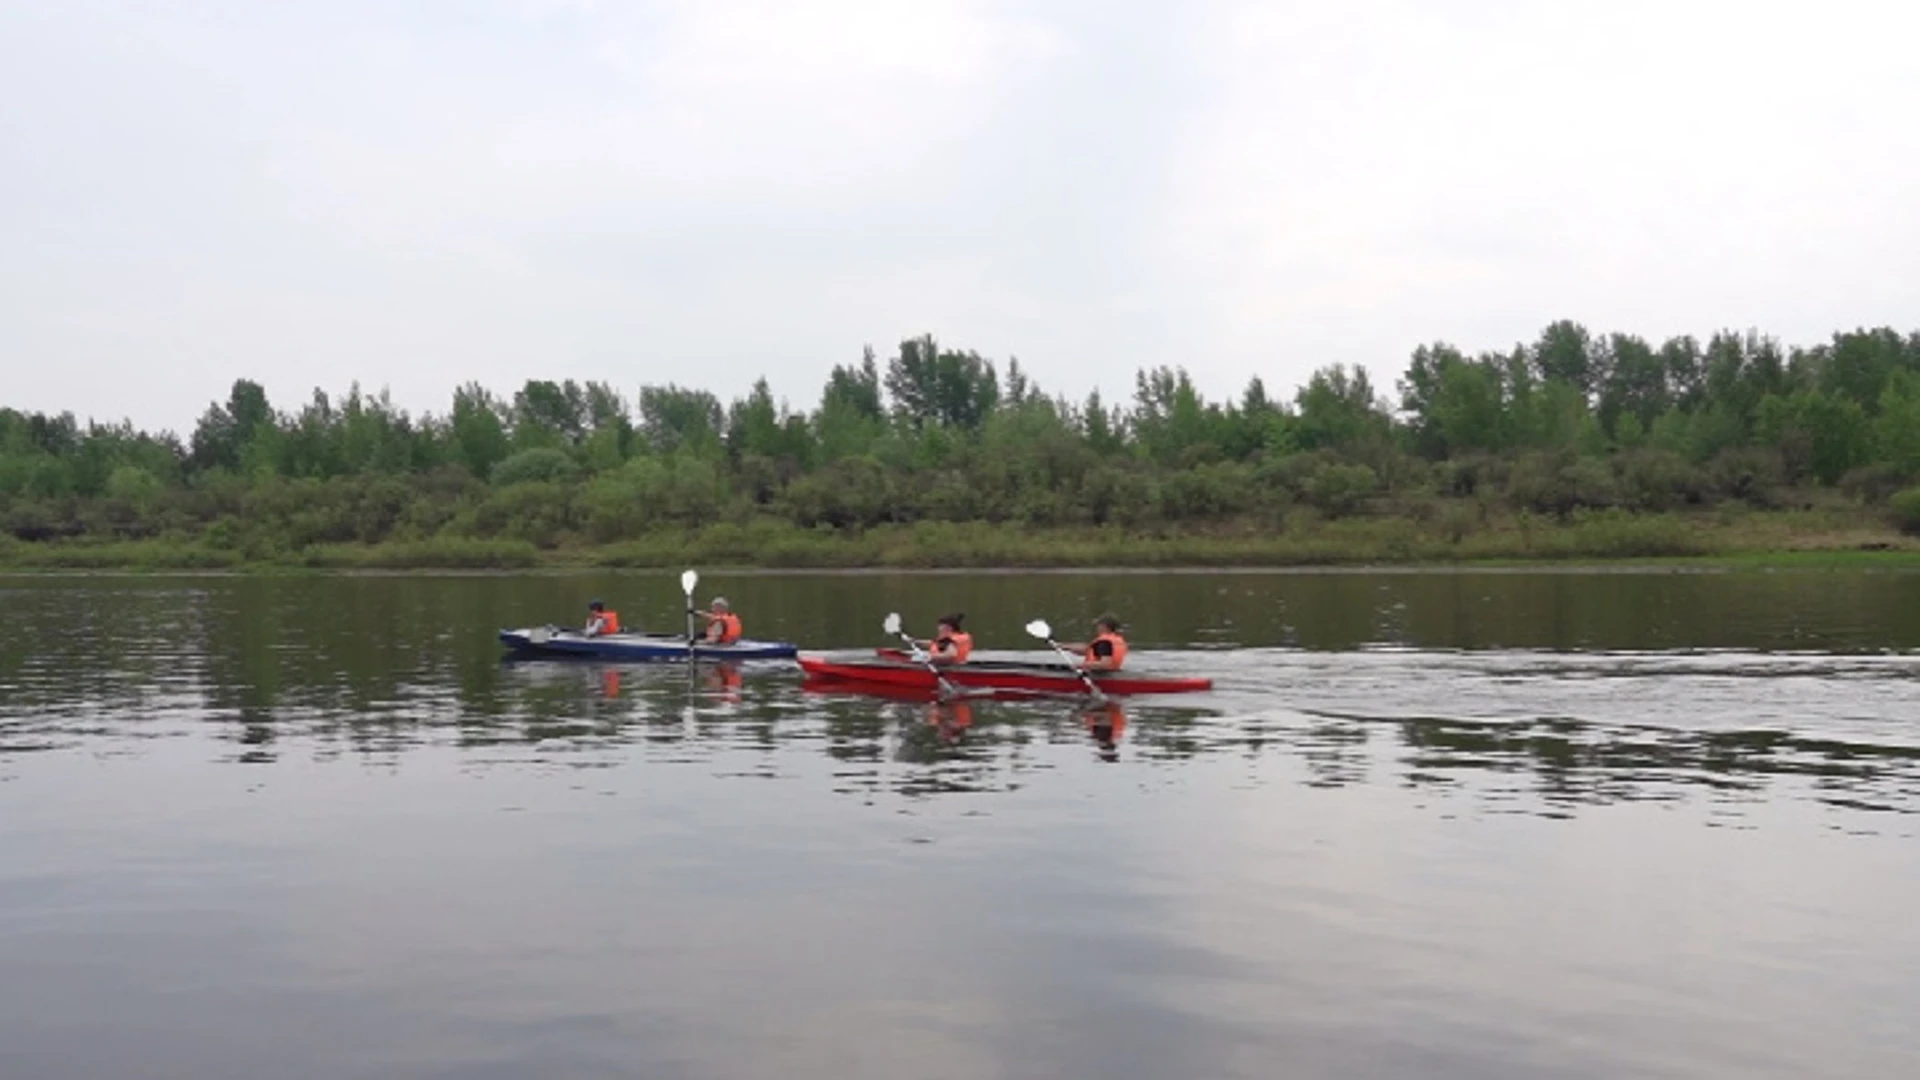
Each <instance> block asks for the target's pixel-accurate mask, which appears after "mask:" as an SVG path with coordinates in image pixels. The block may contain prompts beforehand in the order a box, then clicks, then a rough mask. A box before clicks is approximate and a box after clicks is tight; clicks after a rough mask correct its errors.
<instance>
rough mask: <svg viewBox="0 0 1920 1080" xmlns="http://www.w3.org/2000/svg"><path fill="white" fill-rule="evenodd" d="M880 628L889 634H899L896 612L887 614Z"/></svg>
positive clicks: (898, 616)
mask: <svg viewBox="0 0 1920 1080" xmlns="http://www.w3.org/2000/svg"><path fill="white" fill-rule="evenodd" d="M880 628H881V629H882V630H885V631H886V632H887V633H889V634H898V633H899V632H900V613H899V612H897V611H889V612H887V621H886V622H884V623H881V624H880Z"/></svg>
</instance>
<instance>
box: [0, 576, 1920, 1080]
mask: <svg viewBox="0 0 1920 1080" xmlns="http://www.w3.org/2000/svg"><path fill="white" fill-rule="evenodd" d="M671 578H672V575H671V574H659V575H617V576H616V575H578V576H533V575H528V576H493V577H489V576H398V577H321V578H289V579H249V578H147V579H118V578H80V577H75V578H37V579H36V578H0V616H3V617H0V975H3V976H4V977H0V1077H5V1078H7V1080H52V1078H67V1077H73V1078H81V1077H84V1078H89V1080H93V1078H103V1077H105V1078H122V1077H125V1078H146V1077H179V1078H183V1080H184V1078H192V1080H222V1078H229V1077H232V1078H242V1077H244V1078H248V1080H253V1078H259V1077H274V1078H281V1080H287V1078H307V1077H313V1078H320V1077H325V1078H339V1077H350V1078H359V1077H366V1078H413V1077H460V1078H465V1077H474V1078H480V1077H486V1078H496V1077H498V1078H507V1077H514V1078H518V1077H542V1078H571V1077H650V1078H651V1077H668V1078H671V1077H780V1078H783V1080H811V1078H823V1080H824V1078H833V1080H854V1078H865V1077H874V1078H881V1077H884V1078H890V1080H891V1078H915V1077H965V1078H980V1077H1065V1078H1082V1077H1099V1078H1102V1080H1124V1078H1136V1077H1137V1078H1142V1080H1147V1078H1152V1080H1164V1078H1187V1077H1260V1078H1269V1077H1278V1076H1288V1077H1321V1076H1325V1077H1335V1076H1338V1077H1361V1076H1364V1077H1461V1078H1475V1080H1487V1078H1499V1077H1516V1078H1518V1077H1526V1078H1537V1077H1592V1078H1600V1077H1607V1078H1612V1077H1627V1076H1632V1077H1795V1078H1799V1077H1863V1078H1865V1077H1872V1078H1888V1077H1904V1076H1913V1075H1916V1072H1920V1033H1917V1032H1920V1025H1917V1024H1916V1023H1915V1021H1914V1018H1915V1017H1916V1016H1920V917H1916V913H1917V912H1920V843H1916V833H1920V817H1916V814H1920V575H1902V574H1890V573H1851V572H1849V573H1795V574H1788V573H1780V574H1680V573H1585V574H1583V573H1530V572H1529V573H1518V572H1516V573H1407V574H1369V573H1329V574H1225V573H1194V574H1156V575H1117V576H1111V577H1105V578H1096V577H1091V576H1086V575H1072V574H1060V575H1055V574H1022V575H924V576H908V575H795V576H737V575H709V579H710V580H709V585H710V586H711V587H708V585H703V587H702V594H703V598H704V597H705V595H710V594H711V592H712V591H714V589H718V590H721V591H724V592H725V593H726V594H727V595H728V596H729V597H730V598H732V599H733V601H734V604H735V606H736V608H737V609H739V610H740V611H741V612H742V613H743V614H744V615H745V617H746V620H747V624H748V629H749V632H750V633H752V634H754V635H755V636H763V637H764V636H777V637H785V638H789V639H792V640H795V641H798V642H800V643H802V644H803V645H807V646H820V647H835V648H839V647H864V646H870V645H880V644H885V643H886V639H885V637H884V635H882V634H881V632H880V629H879V624H880V622H881V620H882V618H883V616H884V615H885V614H886V613H887V612H888V611H889V610H899V611H901V612H903V613H905V614H906V616H907V617H908V620H909V623H917V624H918V625H919V627H921V628H922V629H930V622H931V619H932V618H933V617H934V616H935V615H937V614H938V613H940V612H941V611H944V610H947V609H951V608H959V609H963V610H965V611H967V612H968V613H969V623H970V628H971V629H972V630H973V631H974V632H975V636H976V639H977V640H978V641H979V643H980V645H981V647H982V648H984V649H989V650H997V649H1018V648H1025V647H1026V645H1027V644H1028V643H1027V642H1026V641H1025V639H1024V638H1023V637H1022V636H1021V634H1020V630H1019V627H1020V625H1021V624H1022V623H1024V622H1025V621H1026V620H1028V619H1030V618H1033V617H1035V616H1043V617H1046V618H1049V619H1051V620H1052V621H1053V622H1054V623H1055V624H1056V625H1058V626H1061V627H1063V628H1064V629H1066V630H1077V629H1078V628H1079V627H1081V626H1083V625H1084V621H1085V619H1086V618H1087V617H1088V616H1091V615H1093V614H1096V613H1098V612H1099V611H1101V610H1103V609H1112V610H1115V611H1117V612H1119V613H1120V614H1121V615H1122V616H1123V617H1125V618H1126V619H1127V620H1128V621H1129V622H1130V623H1131V624H1132V630H1131V635H1130V636H1131V640H1132V641H1133V645H1134V649H1135V656H1136V657H1137V659H1136V660H1135V661H1133V662H1132V663H1131V664H1130V665H1129V666H1130V667H1138V668H1140V669H1141V670H1148V671H1165V672H1181V673H1185V672H1195V673H1201V674H1205V675H1209V676H1211V677H1212V678H1213V679H1214V680H1215V685H1216V689H1215V690H1214V691H1213V692H1212V693H1208V694H1203V695H1196V696H1192V697H1186V698H1173V699H1159V700H1137V701H1135V702H1131V703H1128V704H1127V705H1126V706H1125V710H1124V716H1122V717H1120V718H1119V720H1120V723H1119V725H1118V727H1117V729H1115V728H1109V727H1107V726H1106V725H1105V724H1097V723H1095V722H1094V721H1095V720H1096V719H1099V718H1096V717H1089V716H1087V715H1083V714H1082V713H1080V712H1079V711H1078V710H1076V708H1075V707H1073V706H1072V705H1071V704H1069V703H1062V702H1057V701H1056V702H1025V703H1000V702H978V703H974V704H973V705H971V707H970V708H966V709H951V708H949V709H941V710H935V709H933V708H932V707H931V706H928V705H925V704H917V703H912V702H904V701H887V700H876V699H869V698H863V697H852V696H842V695H834V696H821V695H815V694H809V693H803V692H802V691H801V690H800V686H799V679H798V677H797V673H796V671H795V670H794V669H793V667H792V666H791V665H788V664H780V663H774V664H763V665H758V666H748V667H745V668H742V669H723V668H712V667H703V668H697V669H695V670H694V671H691V672H689V671H688V670H687V669H686V668H685V667H682V666H660V667H654V668H647V667H640V666H596V665H588V664H565V663H538V662H536V663H503V662H502V661H501V657H500V651H499V648H498V646H497V645H496V643H495V641H494V637H493V634H494V632H495V630H496V629H497V628H498V627H500V626H513V625H525V624H530V623H545V622H561V621H573V620H574V619H576V618H577V616H578V615H579V614H580V609H581V606H582V605H583V603H584V602H585V600H586V599H587V598H588V597H589V596H595V595H598V596H604V597H606V598H607V600H608V601H609V603H610V604H612V605H613V606H616V607H617V608H619V609H620V611H621V612H622V614H623V615H624V616H626V618H627V620H628V621H629V622H633V621H636V620H637V621H642V622H646V623H649V624H652V625H659V626H671V625H673V624H675V623H676V622H677V620H678V611H679V609H680V606H681V604H680V598H679V596H678V594H677V590H676V586H675V583H674V582H673V581H672V580H671Z"/></svg>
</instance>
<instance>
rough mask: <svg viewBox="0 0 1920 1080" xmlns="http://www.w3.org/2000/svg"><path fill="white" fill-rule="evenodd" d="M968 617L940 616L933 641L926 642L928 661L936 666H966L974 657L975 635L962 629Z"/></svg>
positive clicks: (959, 615)
mask: <svg viewBox="0 0 1920 1080" xmlns="http://www.w3.org/2000/svg"><path fill="white" fill-rule="evenodd" d="M966 619H967V617H966V616H965V615H963V614H961V613H959V612H955V613H953V614H952V615H942V616H940V622H939V625H938V629H937V630H935V632H934V635H933V640H932V641H929V642H926V643H925V644H924V647H925V648H926V650H927V659H929V660H931V661H933V662H934V663H936V664H964V663H966V662H967V657H969V656H972V655H973V635H972V634H969V633H967V632H966V631H964V630H962V629H960V625H961V624H962V623H964V622H966Z"/></svg>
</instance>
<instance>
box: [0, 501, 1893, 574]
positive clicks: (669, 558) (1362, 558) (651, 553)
mask: <svg viewBox="0 0 1920 1080" xmlns="http://www.w3.org/2000/svg"><path fill="white" fill-rule="evenodd" d="M1468 509H1469V508H1466V507H1449V508H1447V510H1446V512H1442V513H1434V514H1427V515H1408V516H1398V517H1356V518H1345V519H1333V520H1328V519H1319V518H1308V517H1305V516H1302V515H1294V516H1292V517H1289V518H1288V519H1287V520H1286V521H1284V522H1282V523H1278V524H1272V523H1268V522H1262V521H1240V522H1233V523H1229V524H1222V525H1215V526H1209V527H1204V528H1202V527H1192V528H1184V529H1152V530H1131V531H1130V530H1125V529H1120V528H1079V529H1074V528H1066V529H1034V528H1026V527H1022V526H1019V525H1010V524H990V523H985V522H976V523H960V524H955V523H947V522H920V523H917V524H914V525H898V526H883V527H879V528H873V529H867V530H862V531H859V532H835V531H830V530H824V529H822V530H808V529H801V528H797V527H795V526H792V525H789V524H785V523H782V522H777V521H757V522H751V523H747V524H732V523H723V524H716V525H710V526H707V527H705V528H702V529H698V530H684V531H671V532H659V533H654V534H650V535H648V536H645V537H642V538H640V539H635V540H629V541H624V542H621V543H615V544H605V545H584V544H564V543H563V544H560V545H557V546H554V547H551V548H540V547H536V546H535V545H534V544H532V543H529V542H526V541H523V540H511V539H472V538H463V537H447V536H441V537H434V538H431V539H426V540H418V541H393V542H388V543H384V544H377V545H353V544H316V545H311V546H308V547H305V548H301V549H297V550H278V549H267V550H262V549H258V548H253V549H248V548H242V547H226V546H218V545H216V544H213V543H210V542H209V541H208V540H207V539H205V538H181V537H176V538H165V539H151V540H134V541H104V542H100V541H89V540H73V541H63V542H58V543H26V542H22V541H17V540H5V541H0V569H6V570H135V571H139V570H258V571H276V570H279V571H298V570H412V569H468V570H514V569H536V568H548V567H551V568H592V567H605V568H636V569H639V568H652V567H678V566H685V565H699V566H706V567H714V568H723V567H734V568H769V569H863V568H897V569H937V568H957V569H983V568H1000V567H1005V568H1030V569H1047V568H1099V567H1137V568H1171V567H1182V566H1186V567H1226V566H1245V567H1289V566H1306V567H1311V566H1357V565H1425V564H1431V565H1449V564H1480V563H1546V564H1552V563H1565V562H1569V561H1582V562H1615V561H1632V562H1640V561H1655V562H1679V563H1696V562H1697V563H1705V564H1719V565H1729V566H1769V565H1781V566H1824V565H1909V564H1910V565H1920V540H1916V539H1915V538H1913V537H1909V536H1904V535H1902V534H1901V533H1900V532H1899V531H1897V530H1896V529H1894V528H1893V527H1892V526H1891V525H1889V524H1888V523H1887V522H1886V521H1885V519H1884V518H1882V517H1879V516H1877V515H1875V514H1873V513H1871V512H1870V511H1866V510H1863V509H1860V508H1856V507H1834V508H1826V509H1812V510H1792V511H1761V510H1751V509H1746V508H1728V507H1721V508H1716V509H1712V510H1703V511H1697V512H1686V513H1662V514H1634V513H1627V512H1623V511H1604V512H1593V513H1578V514H1574V515H1572V516H1570V517H1568V518H1566V519H1564V520H1562V519H1557V518H1551V517H1540V516H1535V515H1528V514H1518V515H1496V514H1490V513H1479V512H1477V511H1475V512H1473V513H1471V514H1469V513H1466V512H1465V511H1467V510H1468Z"/></svg>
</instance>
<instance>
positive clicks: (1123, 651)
mask: <svg viewBox="0 0 1920 1080" xmlns="http://www.w3.org/2000/svg"><path fill="white" fill-rule="evenodd" d="M1060 647H1061V648H1063V649H1065V650H1067V651H1068V652H1077V653H1079V654H1080V670H1081V671H1119V670H1120V666H1121V665H1122V664H1125V663H1126V662H1127V639H1126V638H1123V637H1121V636H1120V620H1119V619H1118V618H1116V617H1114V616H1112V615H1102V616H1100V617H1099V618H1097V619H1095V620H1093V640H1092V641H1075V642H1072V643H1063V644H1062V645H1061V646H1060Z"/></svg>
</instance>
